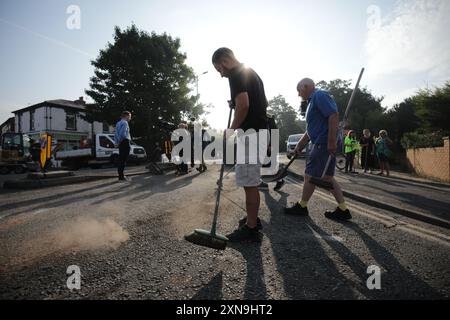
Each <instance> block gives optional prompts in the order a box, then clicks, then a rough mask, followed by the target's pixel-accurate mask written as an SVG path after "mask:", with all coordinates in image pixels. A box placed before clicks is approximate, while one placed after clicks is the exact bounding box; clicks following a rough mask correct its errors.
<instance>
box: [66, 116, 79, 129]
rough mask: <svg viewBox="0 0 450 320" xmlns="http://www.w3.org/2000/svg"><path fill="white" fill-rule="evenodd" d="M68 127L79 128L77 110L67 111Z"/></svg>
mask: <svg viewBox="0 0 450 320" xmlns="http://www.w3.org/2000/svg"><path fill="white" fill-rule="evenodd" d="M66 129H67V130H77V114H76V113H75V112H67V113H66Z"/></svg>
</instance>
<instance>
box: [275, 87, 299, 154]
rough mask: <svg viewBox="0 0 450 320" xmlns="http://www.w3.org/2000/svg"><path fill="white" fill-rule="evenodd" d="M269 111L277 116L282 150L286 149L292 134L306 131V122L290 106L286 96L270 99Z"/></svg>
mask: <svg viewBox="0 0 450 320" xmlns="http://www.w3.org/2000/svg"><path fill="white" fill-rule="evenodd" d="M268 113H270V114H272V115H273V116H274V117H275V121H276V124H277V127H278V129H279V133H280V151H286V144H285V143H284V141H286V140H287V139H288V137H289V135H291V134H296V133H302V132H304V131H305V123H304V122H302V121H300V119H299V117H298V114H297V112H296V111H295V109H294V108H293V107H292V106H290V105H289V104H288V103H287V102H286V100H285V98H284V97H283V96H281V95H278V96H276V97H274V98H273V99H271V100H270V101H269V107H268Z"/></svg>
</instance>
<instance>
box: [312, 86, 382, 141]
mask: <svg viewBox="0 0 450 320" xmlns="http://www.w3.org/2000/svg"><path fill="white" fill-rule="evenodd" d="M317 87H318V88H321V89H323V90H326V91H328V92H329V93H330V94H331V95H332V96H333V97H334V99H335V101H336V104H337V106H338V110H339V114H340V117H341V119H342V118H343V116H344V113H345V109H346V107H347V104H348V101H349V100H350V96H351V95H352V92H353V89H354V88H352V84H351V81H349V80H341V79H336V80H332V81H330V82H326V81H320V82H319V83H318V84H317ZM382 100H383V98H377V97H375V96H373V95H372V93H371V92H370V91H368V90H367V88H360V89H358V91H357V92H356V94H355V98H354V100H353V105H352V106H351V109H350V111H349V114H348V121H347V128H348V129H352V130H355V132H356V134H357V136H358V137H359V136H361V135H362V131H363V130H364V129H366V128H367V129H371V130H372V132H374V131H375V130H376V129H377V128H379V127H378V126H379V124H380V120H381V118H382V117H383V112H384V109H383V108H382V106H381V101H382Z"/></svg>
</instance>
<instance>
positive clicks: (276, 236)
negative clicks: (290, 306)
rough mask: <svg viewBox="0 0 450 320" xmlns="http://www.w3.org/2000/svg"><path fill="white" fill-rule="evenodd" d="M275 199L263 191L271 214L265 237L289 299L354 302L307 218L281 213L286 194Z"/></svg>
mask: <svg viewBox="0 0 450 320" xmlns="http://www.w3.org/2000/svg"><path fill="white" fill-rule="evenodd" d="M279 194H280V195H281V197H280V199H279V200H276V199H275V198H273V196H272V195H271V194H270V192H265V193H264V195H265V203H266V205H267V207H268V208H269V210H270V212H271V217H270V230H267V232H266V236H267V237H268V238H269V239H270V242H271V244H272V251H273V254H274V257H275V261H276V268H277V271H278V272H279V273H280V275H281V277H282V279H283V285H284V292H285V294H286V295H287V296H288V298H289V299H355V298H356V296H355V292H354V289H353V288H354V286H355V284H354V283H352V282H351V281H350V280H349V279H347V278H346V277H345V276H344V275H342V274H341V273H340V271H339V270H338V269H337V268H336V265H335V262H334V261H333V260H332V259H331V258H330V257H328V255H327V253H326V252H325V251H324V249H323V247H322V245H321V244H320V242H319V240H318V239H317V237H316V235H315V234H314V233H313V230H312V229H311V228H310V227H309V226H308V224H309V223H311V222H310V221H311V220H310V219H309V218H303V217H291V216H286V215H284V214H283V213H282V209H283V208H284V207H285V206H286V205H287V197H288V194H287V193H284V192H280V193H279Z"/></svg>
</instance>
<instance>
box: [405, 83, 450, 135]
mask: <svg viewBox="0 0 450 320" xmlns="http://www.w3.org/2000/svg"><path fill="white" fill-rule="evenodd" d="M411 101H412V103H413V104H414V106H415V108H416V115H417V116H418V117H419V118H420V119H421V124H422V127H423V128H424V129H426V130H427V131H430V132H431V131H438V130H443V131H445V132H450V121H449V119H450V82H446V83H445V84H444V86H443V87H441V88H435V89H434V90H431V89H423V90H420V91H419V92H418V93H417V94H416V95H415V96H414V97H412V98H411Z"/></svg>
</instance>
